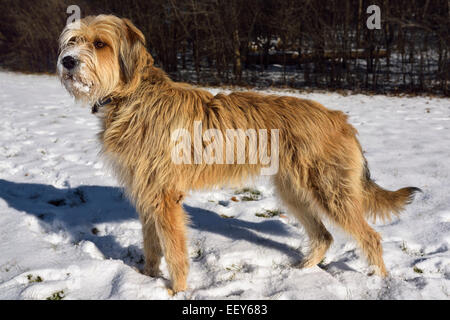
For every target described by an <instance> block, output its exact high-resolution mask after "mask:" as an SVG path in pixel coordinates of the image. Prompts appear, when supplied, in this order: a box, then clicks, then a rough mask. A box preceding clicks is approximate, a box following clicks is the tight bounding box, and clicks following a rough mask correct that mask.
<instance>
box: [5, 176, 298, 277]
mask: <svg viewBox="0 0 450 320" xmlns="http://www.w3.org/2000/svg"><path fill="white" fill-rule="evenodd" d="M0 199H3V200H4V201H6V203H7V204H8V206H10V207H12V208H14V209H16V210H18V211H22V212H25V213H27V214H31V215H33V216H35V217H37V218H38V219H39V221H40V222H41V224H40V225H41V226H42V231H43V232H44V233H48V234H51V233H58V232H61V231H63V232H62V234H65V235H67V237H69V238H70V239H69V240H70V241H71V242H72V243H74V244H81V243H83V242H84V241H91V242H93V243H94V244H95V245H96V247H97V248H98V249H99V250H100V252H101V253H102V254H103V255H104V256H105V258H112V259H121V260H123V261H124V263H126V264H128V265H130V266H133V267H137V268H139V269H141V268H142V266H143V252H142V243H141V242H142V240H141V239H142V238H141V237H137V239H130V238H129V237H128V238H126V240H124V241H123V242H125V243H126V245H124V244H122V243H120V242H119V241H118V236H121V235H120V234H117V232H116V233H114V229H115V228H116V226H117V225H115V224H114V223H122V224H124V223H129V226H127V225H125V226H124V225H122V229H121V231H123V229H127V228H129V229H131V230H133V232H134V230H135V229H136V228H140V222H139V218H138V214H137V213H136V210H135V209H134V207H133V206H132V205H131V204H130V203H129V202H128V200H127V199H126V198H125V196H124V195H123V193H122V190H121V189H120V188H117V187H107V186H79V187H77V188H65V189H58V188H55V187H54V186H51V185H45V184H33V183H16V182H11V181H6V180H3V179H0ZM184 208H185V210H186V212H187V213H188V215H189V217H190V220H191V227H192V228H194V229H196V230H198V231H202V232H203V231H204V232H211V233H216V234H220V235H222V236H224V237H227V238H230V239H233V240H245V241H249V242H253V243H256V244H258V245H260V246H266V247H269V248H272V249H277V250H279V251H281V252H283V253H285V254H286V255H288V256H289V257H290V258H292V259H295V260H299V258H301V255H300V253H298V252H296V251H295V250H294V249H293V248H291V247H289V246H288V245H286V244H284V243H282V242H277V241H275V240H271V239H268V238H265V237H263V236H261V235H258V234H257V233H270V234H272V235H287V234H288V231H287V229H286V227H285V226H284V225H283V224H282V223H281V222H279V221H276V220H271V221H262V222H259V223H255V222H248V221H243V220H239V219H224V218H222V217H221V216H219V215H218V214H217V213H215V212H212V211H208V210H205V209H201V208H196V207H191V206H188V205H184ZM255 231H256V232H257V233H256V232H255Z"/></svg>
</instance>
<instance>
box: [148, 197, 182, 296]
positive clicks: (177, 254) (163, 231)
mask: <svg viewBox="0 0 450 320" xmlns="http://www.w3.org/2000/svg"><path fill="white" fill-rule="evenodd" d="M182 198H183V194H182V193H180V192H167V193H165V194H164V195H162V196H161V197H160V202H159V203H158V204H157V205H156V206H155V210H154V213H153V217H154V221H155V229H156V233H157V235H158V237H159V239H160V243H161V247H162V250H163V252H164V257H165V259H166V262H167V265H168V268H169V272H170V276H171V279H172V290H173V291H174V293H176V292H179V291H184V290H186V279H187V275H188V269H189V261H188V253H187V246H186V222H187V218H186V214H185V213H184V211H183V208H182V206H181V200H182Z"/></svg>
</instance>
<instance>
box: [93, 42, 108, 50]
mask: <svg viewBox="0 0 450 320" xmlns="http://www.w3.org/2000/svg"><path fill="white" fill-rule="evenodd" d="M94 46H95V47H96V48H97V49H101V48H103V47H104V46H106V44H105V43H104V42H101V41H95V42H94Z"/></svg>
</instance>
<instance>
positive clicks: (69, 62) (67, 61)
mask: <svg viewBox="0 0 450 320" xmlns="http://www.w3.org/2000/svg"><path fill="white" fill-rule="evenodd" d="M62 65H63V66H64V68H66V69H67V70H72V69H73V68H74V67H75V66H76V65H77V60H75V58H74V57H72V56H65V57H64V58H63V59H62Z"/></svg>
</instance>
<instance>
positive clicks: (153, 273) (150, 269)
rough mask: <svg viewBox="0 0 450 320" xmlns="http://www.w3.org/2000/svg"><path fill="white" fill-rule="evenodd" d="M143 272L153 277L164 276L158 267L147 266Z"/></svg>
mask: <svg viewBox="0 0 450 320" xmlns="http://www.w3.org/2000/svg"><path fill="white" fill-rule="evenodd" d="M141 273H142V274H144V275H146V276H149V277H152V278H159V277H161V276H162V274H161V271H160V270H159V268H157V267H156V268H155V267H145V268H144V270H142V271H141Z"/></svg>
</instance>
